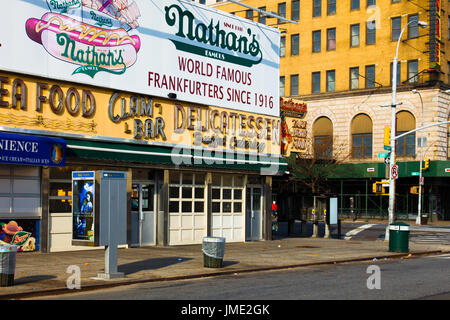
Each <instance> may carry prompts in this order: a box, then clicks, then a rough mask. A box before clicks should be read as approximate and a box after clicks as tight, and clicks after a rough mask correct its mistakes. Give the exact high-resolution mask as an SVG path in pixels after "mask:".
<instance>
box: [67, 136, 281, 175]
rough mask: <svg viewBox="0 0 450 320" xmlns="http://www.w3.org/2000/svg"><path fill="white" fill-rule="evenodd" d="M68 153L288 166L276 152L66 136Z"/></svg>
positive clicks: (273, 169)
mask: <svg viewBox="0 0 450 320" xmlns="http://www.w3.org/2000/svg"><path fill="white" fill-rule="evenodd" d="M66 141H67V157H68V158H69V159H70V158H83V159H97V160H108V161H122V162H137V163H152V164H166V165H177V166H193V167H211V168H223V169H235V170H249V171H261V174H263V175H275V174H278V173H280V172H284V171H286V170H287V162H286V160H285V159H283V158H281V157H279V156H278V155H255V154H245V153H236V152H234V153H232V152H228V153H225V152H215V151H211V150H208V149H191V148H188V149H183V148H180V147H178V146H175V147H161V146H152V145H144V144H131V143H118V142H100V141H91V140H75V139H66Z"/></svg>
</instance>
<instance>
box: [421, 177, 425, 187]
mask: <svg viewBox="0 0 450 320" xmlns="http://www.w3.org/2000/svg"><path fill="white" fill-rule="evenodd" d="M424 183H425V178H424V177H420V185H421V186H423V185H424Z"/></svg>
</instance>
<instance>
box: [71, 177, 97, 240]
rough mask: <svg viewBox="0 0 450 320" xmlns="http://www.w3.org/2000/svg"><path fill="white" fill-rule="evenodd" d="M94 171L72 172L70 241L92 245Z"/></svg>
mask: <svg viewBox="0 0 450 320" xmlns="http://www.w3.org/2000/svg"><path fill="white" fill-rule="evenodd" d="M95 197H96V194H95V171H74V172H72V241H76V244H84V245H94V234H95V229H94V226H95V223H94V221H95V219H94V216H95V201H96V198H95Z"/></svg>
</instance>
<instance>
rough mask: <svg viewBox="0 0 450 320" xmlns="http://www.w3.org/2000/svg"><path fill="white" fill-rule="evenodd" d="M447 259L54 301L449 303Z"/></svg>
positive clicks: (126, 289) (139, 287)
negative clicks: (375, 301)
mask: <svg viewBox="0 0 450 320" xmlns="http://www.w3.org/2000/svg"><path fill="white" fill-rule="evenodd" d="M449 264H450V254H444V255H432V256H426V257H418V258H410V259H397V260H378V261H371V262H366V263H347V264H341V265H328V266H312V267H302V268H294V269H291V270H284V271H270V272H258V273H252V274H239V273H236V274H234V275H228V276H219V277H214V278H208V279H196V280H183V281H174V282H160V283H144V284H135V285H128V286H122V287H119V288H113V289H107V290H96V291H92V292H84V293H83V292H82V293H76V292H74V293H73V294H68V295H67V294H66V295H58V296H49V297H40V298H37V299H43V300H45V299H52V300H53V299H55V300H90V301H93V300H155V299H156V300H189V301H194V300H199V301H201V300H203V301H204V300H239V301H240V300H415V299H418V300H450V281H448V279H450V268H449Z"/></svg>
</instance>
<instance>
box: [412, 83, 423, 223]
mask: <svg viewBox="0 0 450 320" xmlns="http://www.w3.org/2000/svg"><path fill="white" fill-rule="evenodd" d="M412 92H413V93H417V94H418V95H419V98H420V103H421V105H422V119H421V127H423V100H422V95H421V94H420V92H419V91H418V90H417V89H413V90H412ZM422 160H423V134H422V131H420V160H419V161H420V164H419V204H418V205H417V218H416V224H417V225H419V226H420V225H421V224H422Z"/></svg>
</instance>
